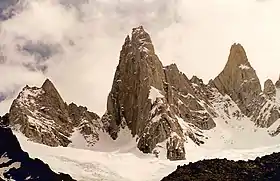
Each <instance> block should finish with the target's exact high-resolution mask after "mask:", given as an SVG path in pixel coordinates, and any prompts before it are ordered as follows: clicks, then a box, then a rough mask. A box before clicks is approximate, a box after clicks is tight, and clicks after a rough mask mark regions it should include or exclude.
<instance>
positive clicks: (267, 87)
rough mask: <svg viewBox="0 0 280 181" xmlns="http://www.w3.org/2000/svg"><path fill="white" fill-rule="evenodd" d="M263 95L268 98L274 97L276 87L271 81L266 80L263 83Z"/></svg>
mask: <svg viewBox="0 0 280 181" xmlns="http://www.w3.org/2000/svg"><path fill="white" fill-rule="evenodd" d="M263 93H264V94H265V95H267V96H269V97H273V96H276V87H275V85H274V84H273V82H272V80H271V79H268V80H266V81H265V82H264V90H263Z"/></svg>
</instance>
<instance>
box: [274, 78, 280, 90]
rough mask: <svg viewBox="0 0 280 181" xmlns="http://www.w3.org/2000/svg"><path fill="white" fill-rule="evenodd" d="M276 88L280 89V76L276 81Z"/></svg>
mask: <svg viewBox="0 0 280 181" xmlns="http://www.w3.org/2000/svg"><path fill="white" fill-rule="evenodd" d="M275 87H276V88H277V89H280V76H279V79H278V80H277V81H276V83H275Z"/></svg>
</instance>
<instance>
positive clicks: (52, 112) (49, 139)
mask: <svg viewBox="0 0 280 181" xmlns="http://www.w3.org/2000/svg"><path fill="white" fill-rule="evenodd" d="M9 123H10V124H11V126H12V127H14V128H15V129H18V130H19V131H21V132H22V133H23V134H24V135H25V136H26V137H28V138H29V139H30V140H32V141H34V142H37V143H42V144H46V145H49V146H67V145H69V144H70V143H71V140H70V136H71V134H72V133H73V132H74V130H77V131H80V133H81V134H82V135H83V136H84V138H85V139H86V140H87V141H88V144H94V143H95V142H96V141H97V140H98V135H97V130H99V129H101V128H102V126H101V123H100V121H99V117H98V116H97V115H96V114H94V113H92V112H89V111H87V109H86V108H84V107H78V106H76V105H75V104H73V103H72V104H70V105H69V106H68V105H67V104H66V103H65V102H64V101H63V99H62V98H61V96H60V95H59V93H58V91H57V90H56V88H55V87H54V85H53V84H52V82H51V81H50V80H49V79H47V80H46V81H45V82H44V84H43V86H42V87H41V88H37V87H29V86H26V87H24V88H23V90H22V91H21V92H20V94H19V95H18V97H17V98H16V99H15V100H14V101H13V103H12V106H11V108H10V112H9Z"/></svg>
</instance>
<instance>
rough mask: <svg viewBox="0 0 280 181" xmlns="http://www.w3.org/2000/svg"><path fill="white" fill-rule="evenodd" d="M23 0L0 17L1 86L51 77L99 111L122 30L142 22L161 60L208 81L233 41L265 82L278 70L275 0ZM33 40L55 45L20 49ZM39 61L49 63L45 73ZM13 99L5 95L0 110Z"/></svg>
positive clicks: (71, 97) (14, 87)
mask: <svg viewBox="0 0 280 181" xmlns="http://www.w3.org/2000/svg"><path fill="white" fill-rule="evenodd" d="M69 4H70V5H69ZM18 7H20V10H18V14H17V15H16V16H14V17H13V18H12V19H9V20H7V21H4V22H2V23H1V29H0V30H1V33H0V40H1V41H0V48H1V49H2V52H3V53H2V54H3V55H2V56H4V57H6V58H5V62H4V63H3V62H2V64H1V65H0V77H1V81H0V92H1V93H7V92H11V91H16V92H17V91H19V89H20V88H22V87H23V86H24V85H25V84H29V85H37V86H38V85H40V84H42V83H43V81H44V79H45V77H49V78H50V79H51V80H52V81H53V82H54V84H55V85H56V87H57V89H58V90H59V92H60V93H61V95H62V97H63V98H64V99H65V101H67V102H68V103H70V102H71V101H73V102H75V103H77V104H81V105H85V106H87V107H88V108H89V109H90V110H92V111H94V112H97V113H98V114H100V115H101V114H102V113H103V112H104V111H105V107H106V100H107V95H108V93H109V91H110V89H111V85H112V80H113V76H114V71H115V67H116V66H117V63H118V59H119V52H120V49H121V46H122V44H123V42H124V38H125V36H126V35H127V34H129V33H130V32H131V29H132V28H133V27H135V26H138V25H144V27H145V29H146V30H147V31H148V32H149V33H150V34H151V37H152V40H153V42H154V45H155V48H156V52H157V54H158V55H159V57H160V59H161V61H162V62H163V64H165V65H167V64H170V63H176V64H177V65H178V67H179V69H180V70H181V71H182V72H184V73H185V74H186V75H187V76H188V77H189V78H191V76H192V75H197V76H199V77H201V78H203V80H204V81H205V82H208V80H209V79H211V78H214V77H215V76H217V75H218V73H219V72H220V71H221V70H222V69H223V67H224V65H225V63H226V61H227V57H228V54H229V49H230V46H231V45H232V44H233V43H235V42H239V43H241V44H242V45H243V46H244V48H245V50H246V52H247V55H248V58H249V61H250V62H251V64H252V66H253V67H254V68H255V69H256V71H257V74H258V75H259V77H260V79H261V81H262V82H263V81H264V80H265V79H267V78H271V79H272V80H273V81H276V80H277V79H278V77H279V73H280V66H279V65H280V51H279V50H280V46H279V42H280V23H279V17H280V11H279V7H280V2H279V1H277V0H266V1H265V0H262V1H261V0H259V1H256V0H207V1H205V0H81V1H78V0H60V2H59V1H58V0H28V2H24V1H22V3H21V4H20V5H18ZM30 42H31V44H32V43H33V44H34V43H38V42H40V43H41V44H48V45H49V46H51V47H54V48H50V52H48V53H45V54H47V55H48V56H47V58H46V59H44V60H42V59H40V57H39V58H38V55H36V54H30V53H26V52H23V51H19V50H22V49H24V46H25V45H26V44H28V43H29V44H30ZM38 51H39V50H38ZM23 64H24V65H25V67H24V66H23ZM26 65H28V67H29V68H26ZM38 65H40V66H45V67H48V69H47V70H46V71H45V73H44V74H43V73H42V72H41V71H39V70H37V69H36V68H38ZM12 97H13V95H11V98H12ZM11 100H12V99H8V100H7V101H4V102H2V103H0V113H4V112H6V111H8V108H9V104H10V103H11Z"/></svg>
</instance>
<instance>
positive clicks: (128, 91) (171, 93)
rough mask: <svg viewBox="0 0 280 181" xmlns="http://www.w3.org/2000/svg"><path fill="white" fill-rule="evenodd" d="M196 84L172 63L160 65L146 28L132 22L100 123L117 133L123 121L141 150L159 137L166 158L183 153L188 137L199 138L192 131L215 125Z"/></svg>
mask: <svg viewBox="0 0 280 181" xmlns="http://www.w3.org/2000/svg"><path fill="white" fill-rule="evenodd" d="M195 86H198V85H195ZM195 86H194V85H193V84H192V82H191V81H190V80H188V78H187V77H186V76H185V75H184V74H182V73H181V72H180V71H179V70H178V68H177V66H176V65H175V64H172V65H170V66H167V67H163V65H162V63H161V62H160V60H159V58H158V56H157V55H156V54H155V50H154V47H153V44H152V41H151V38H150V36H149V34H148V33H147V32H146V31H145V30H144V28H143V27H142V26H140V27H138V28H134V29H133V31H132V36H131V38H130V37H129V36H128V37H127V38H126V39H125V43H124V45H123V47H122V50H121V52H120V60H119V65H118V67H117V70H116V73H115V77H114V82H113V86H112V89H111V92H110V94H109V96H108V102H107V112H106V114H105V115H104V116H103V118H102V121H103V123H104V125H105V129H106V131H107V132H108V133H109V134H110V135H111V137H112V138H113V139H116V138H117V136H118V132H119V131H120V129H121V128H122V127H123V126H126V125H127V126H128V128H129V129H130V130H131V133H132V135H133V136H137V137H138V148H139V149H140V150H141V151H143V152H144V153H152V152H153V150H154V149H155V148H156V147H157V146H158V144H162V143H163V142H164V143H165V145H164V147H165V148H167V158H168V159H170V160H178V159H184V158H185V149H184V143H185V142H186V140H187V138H188V137H189V138H191V139H192V140H193V141H195V142H196V143H197V144H200V143H203V141H201V140H200V139H202V138H199V136H197V135H201V134H195V133H196V132H201V130H203V129H211V128H213V127H215V123H214V121H213V119H212V116H214V115H212V114H211V113H209V112H211V111H208V109H209V110H211V109H212V108H211V105H209V104H208V102H207V100H206V97H205V95H200V94H199V91H197V90H196V88H194V87H195ZM203 98H205V101H203ZM212 112H214V111H212ZM202 137H203V136H202Z"/></svg>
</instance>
